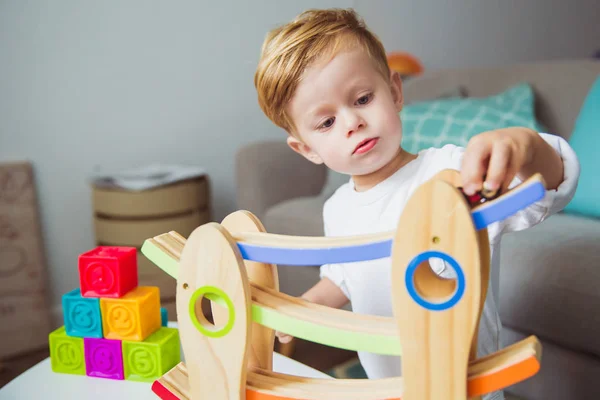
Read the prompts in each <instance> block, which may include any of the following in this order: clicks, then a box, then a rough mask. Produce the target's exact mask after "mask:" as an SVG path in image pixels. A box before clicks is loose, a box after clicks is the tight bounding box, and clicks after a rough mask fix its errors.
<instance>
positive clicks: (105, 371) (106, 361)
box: [83, 338, 125, 380]
mask: <svg viewBox="0 0 600 400" xmlns="http://www.w3.org/2000/svg"><path fill="white" fill-rule="evenodd" d="M83 351H84V354H85V369H86V374H87V375H88V376H93V377H96V378H108V379H118V380H123V379H125V373H124V368H123V351H122V347H121V341H120V340H111V339H96V338H83Z"/></svg>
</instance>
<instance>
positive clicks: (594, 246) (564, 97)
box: [236, 60, 600, 400]
mask: <svg viewBox="0 0 600 400" xmlns="http://www.w3.org/2000/svg"><path fill="white" fill-rule="evenodd" d="M599 74H600V61H594V60H566V61H549V62H539V63H532V64H521V65H509V66H502V67H497V68H479V69H462V70H444V71H431V72H427V73H425V74H424V75H422V76H420V77H418V78H415V79H411V80H409V81H408V82H407V83H406V84H405V87H404V95H405V98H406V100H407V101H411V102H412V101H419V100H426V99H431V98H435V97H438V96H440V94H443V93H445V92H448V91H453V90H455V89H456V88H457V87H463V88H464V89H466V91H467V94H468V95H469V96H471V97H478V96H488V95H492V94H495V93H499V92H501V91H503V90H505V89H506V88H508V87H509V86H511V85H513V84H516V83H518V82H522V81H526V82H529V83H530V84H531V85H532V86H533V88H534V92H535V95H536V115H537V118H538V120H539V121H540V122H541V123H542V124H543V125H544V126H546V127H548V130H549V132H550V133H554V134H557V135H561V136H562V137H564V138H566V139H568V138H569V136H570V134H571V131H572V128H573V125H574V122H575V120H576V118H577V115H578V112H579V109H580V107H581V105H582V103H583V100H584V98H585V95H586V93H587V91H588V89H589V88H590V86H591V84H592V82H593V81H594V80H595V79H596V77H597V76H598V75H599ZM599 112H600V110H599ZM599 134H600V132H599ZM599 150H600V149H599ZM236 163H237V167H236V168H237V199H238V207H239V208H240V209H246V210H250V211H251V212H253V213H254V214H256V215H257V216H258V217H259V218H260V219H261V221H262V222H263V223H264V225H265V227H266V229H267V230H268V231H269V232H273V233H281V234H288V235H307V236H320V235H323V228H322V206H323V203H324V201H325V200H326V199H327V197H328V196H329V195H330V194H331V193H332V192H333V190H335V188H337V187H338V186H339V185H340V184H342V183H343V182H345V181H346V180H347V177H345V176H339V175H337V174H332V173H328V171H327V170H326V169H325V167H323V166H316V165H313V164H311V163H309V162H308V161H305V160H304V159H303V158H301V157H300V156H298V155H296V154H295V153H293V152H292V151H291V150H289V149H288V148H287V146H286V144H285V133H284V132H282V137H281V140H277V141H268V142H261V143H255V144H251V145H248V146H245V147H244V148H242V149H240V151H239V153H238V155H237V159H236ZM502 243H503V244H502V253H501V259H502V263H501V268H500V282H499V285H500V293H499V298H500V302H499V308H500V315H501V318H502V321H503V326H504V330H503V332H502V335H503V342H504V343H505V344H510V343H513V342H515V341H518V340H520V339H522V338H524V337H526V336H528V335H537V336H538V337H539V338H540V339H541V341H542V344H543V356H542V368H541V370H540V371H539V373H538V374H537V375H536V376H535V377H533V378H532V379H529V380H527V381H526V382H523V383H521V384H518V385H515V386H513V387H511V388H510V389H509V390H508V392H510V393H512V394H514V395H516V396H519V397H522V398H525V399H545V400H551V399H560V400H566V399H600V220H597V219H596V220H595V219H591V218H586V217H583V216H578V215H569V214H565V213H560V214H557V215H555V216H552V217H551V218H549V219H548V220H547V221H545V222H543V223H542V224H540V225H538V226H536V227H534V228H532V229H530V230H527V231H523V232H518V233H512V234H508V235H506V236H505V237H504V239H503V242H502ZM279 277H280V285H281V290H282V291H283V292H285V293H288V294H291V295H299V294H301V293H302V292H303V291H304V290H306V289H307V288H309V287H310V286H311V285H313V284H314V283H315V282H317V280H318V279H319V277H318V269H317V268H316V267H313V268H297V267H289V266H279Z"/></svg>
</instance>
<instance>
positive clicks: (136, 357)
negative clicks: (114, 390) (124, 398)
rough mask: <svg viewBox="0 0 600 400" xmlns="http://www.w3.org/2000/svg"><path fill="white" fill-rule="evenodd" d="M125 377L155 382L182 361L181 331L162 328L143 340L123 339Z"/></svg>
mask: <svg viewBox="0 0 600 400" xmlns="http://www.w3.org/2000/svg"><path fill="white" fill-rule="evenodd" d="M123 361H124V364H125V379H127V380H132V381H141V382H153V381H154V380H156V379H158V378H160V377H161V376H162V375H163V374H165V373H166V372H167V371H169V370H170V369H171V368H173V367H174V366H175V365H177V364H178V363H179V362H180V361H181V353H180V345H179V331H178V330H177V329H174V328H164V327H163V328H160V329H159V330H157V331H156V332H154V333H153V334H152V335H150V336H148V338H146V340H144V341H143V342H133V341H129V340H124V341H123Z"/></svg>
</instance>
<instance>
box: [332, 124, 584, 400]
mask: <svg viewBox="0 0 600 400" xmlns="http://www.w3.org/2000/svg"><path fill="white" fill-rule="evenodd" d="M540 135H541V136H542V137H543V138H544V140H546V142H548V143H549V144H551V145H552V147H553V148H554V149H555V150H556V151H557V152H558V154H560V156H561V158H562V160H563V164H564V180H563V182H562V183H561V184H560V185H559V187H558V188H557V190H548V191H546V196H545V197H544V198H543V199H542V200H540V201H539V202H537V203H535V204H533V205H531V206H529V207H528V208H526V209H524V210H521V211H519V212H517V213H516V214H514V215H513V216H511V217H509V218H507V219H505V220H503V221H499V222H496V223H494V224H492V225H490V226H489V227H488V233H489V239H490V247H491V249H490V250H491V265H490V268H491V271H490V275H491V276H490V286H489V287H488V296H487V298H486V300H485V304H484V310H483V313H482V315H481V319H480V325H479V337H478V357H481V356H483V355H486V354H490V353H494V352H496V351H498V350H499V349H500V339H499V335H500V329H501V322H500V318H499V315H498V311H497V308H496V303H497V299H498V295H499V293H498V280H499V277H498V275H499V271H498V266H499V262H500V260H499V255H500V252H499V246H500V238H501V236H502V234H503V233H506V232H513V231H519V230H522V229H526V228H529V227H531V226H533V225H535V224H538V223H539V222H541V221H543V220H544V219H545V218H547V217H548V216H550V215H552V214H554V213H556V212H558V211H560V210H561V209H563V208H564V207H565V206H566V205H567V204H568V202H569V201H570V200H571V198H572V197H573V195H574V194H575V189H576V187H577V181H578V179H579V162H578V160H577V157H576V155H575V153H574V152H573V149H572V148H571V147H570V146H569V145H568V143H567V142H566V141H565V140H564V139H562V138H561V137H559V136H555V135H548V134H540ZM463 152H464V148H461V147H457V146H454V145H446V146H444V147H442V148H439V149H436V148H432V149H427V150H423V151H421V152H419V153H418V156H417V158H416V159H414V160H412V161H411V162H409V163H408V164H406V165H405V166H404V167H403V168H401V169H400V170H398V171H397V172H396V173H395V174H393V175H392V176H390V177H389V178H388V179H386V180H385V181H383V182H381V183H379V184H378V185H376V186H375V187H373V188H371V189H369V190H368V191H365V192H356V191H355V190H354V184H353V181H352V179H350V181H349V182H347V183H345V184H343V185H342V186H341V187H340V188H338V189H337V190H336V191H335V193H334V194H333V195H332V196H331V197H330V198H329V199H328V200H327V201H326V203H325V205H324V208H323V220H324V230H325V236H349V235H364V234H369V233H378V232H384V231H394V230H396V228H397V223H398V220H399V218H400V216H401V214H402V210H403V208H404V206H405V204H406V202H407V200H408V199H409V197H410V196H411V195H412V193H413V192H414V191H415V189H417V188H418V187H419V186H420V185H421V184H423V183H424V182H426V181H427V180H429V179H431V178H432V177H433V176H434V175H435V174H437V173H438V172H440V171H442V170H444V169H455V170H460V166H461V160H462V156H463ZM519 183H521V181H520V180H518V179H517V178H515V180H514V181H513V182H512V183H511V187H514V186H515V185H517V184H519ZM407 229H414V228H412V227H407ZM390 268H391V262H390V258H385V259H379V260H373V261H364V262H355V263H346V264H327V265H323V266H322V267H321V270H320V271H321V272H320V275H321V277H322V278H324V277H327V278H329V279H330V280H331V281H333V282H334V283H335V284H336V285H337V286H339V287H340V288H341V290H342V291H343V292H344V293H345V294H346V296H347V297H348V298H349V299H350V302H351V305H352V310H353V312H356V313H360V314H369V315H379V316H389V317H391V316H393V308H392V295H391V289H392V287H391V282H390V281H391V280H390ZM432 268H434V270H435V267H434V265H433V264H432ZM443 268H444V266H443V264H442V269H443ZM448 271H452V270H450V269H448ZM436 272H437V273H439V274H440V275H442V276H443V275H445V271H441V270H439V269H438V271H436ZM452 272H453V271H452ZM358 355H359V359H360V361H361V364H362V366H363V368H364V369H365V371H366V373H367V376H368V377H369V378H387V377H392V376H401V375H402V371H401V363H400V358H399V357H397V356H385V355H380V354H374V353H368V352H359V353H358ZM486 398H489V399H492V398H493V399H498V398H499V399H502V398H503V394H502V392H496V393H494V394H493V395H488V396H486Z"/></svg>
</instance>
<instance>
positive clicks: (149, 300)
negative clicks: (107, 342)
mask: <svg viewBox="0 0 600 400" xmlns="http://www.w3.org/2000/svg"><path fill="white" fill-rule="evenodd" d="M100 311H101V313H102V331H103V334H104V338H106V339H115V340H138V341H141V340H144V339H146V338H147V337H148V336H150V335H151V334H152V333H154V332H155V331H156V330H157V329H159V328H160V326H161V321H160V293H159V289H158V287H157V286H138V287H136V288H135V289H133V290H131V291H129V292H128V293H127V294H126V295H125V296H123V297H120V298H100Z"/></svg>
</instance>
